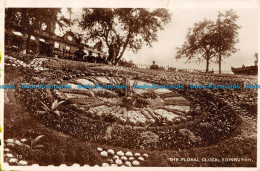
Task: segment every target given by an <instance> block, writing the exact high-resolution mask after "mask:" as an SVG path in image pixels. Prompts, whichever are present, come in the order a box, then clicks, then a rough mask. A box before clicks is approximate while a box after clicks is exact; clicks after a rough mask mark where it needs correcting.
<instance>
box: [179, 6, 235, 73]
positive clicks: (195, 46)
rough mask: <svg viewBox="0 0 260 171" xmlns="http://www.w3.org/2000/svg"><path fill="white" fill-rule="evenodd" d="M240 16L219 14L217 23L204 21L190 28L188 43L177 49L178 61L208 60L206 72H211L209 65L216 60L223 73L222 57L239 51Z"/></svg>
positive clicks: (230, 13) (231, 11) (227, 13)
mask: <svg viewBox="0 0 260 171" xmlns="http://www.w3.org/2000/svg"><path fill="white" fill-rule="evenodd" d="M237 19H238V16H237V15H236V14H235V12H234V11H233V10H229V11H226V13H225V14H223V13H219V15H218V19H217V21H216V22H213V21H210V20H207V19H204V21H202V22H198V23H195V24H194V27H193V28H189V30H188V33H187V36H186V41H185V42H184V44H183V45H182V47H180V48H177V55H176V59H180V58H188V59H187V61H190V62H194V61H195V62H199V63H200V62H202V61H204V60H206V72H208V71H209V63H210V62H212V61H213V58H216V59H217V61H218V63H219V72H220V73H221V60H222V57H229V56H231V55H232V53H235V52H236V51H237V50H238V49H237V48H235V44H236V43H238V38H237V37H238V29H240V26H238V25H237V24H236V21H237Z"/></svg>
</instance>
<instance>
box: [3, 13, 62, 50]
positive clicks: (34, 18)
mask: <svg viewBox="0 0 260 171" xmlns="http://www.w3.org/2000/svg"><path fill="white" fill-rule="evenodd" d="M60 12H61V9H60V8H6V11H5V26H6V29H13V30H15V31H19V32H21V33H25V34H27V35H28V36H27V40H26V41H27V42H26V51H28V49H29V44H30V40H31V35H33V34H34V33H35V32H37V31H38V32H40V31H45V32H47V33H49V35H52V34H54V32H52V28H53V27H55V24H56V23H58V24H59V25H60V26H63V25H64V22H62V21H65V18H64V17H58V16H59V14H60ZM44 28H45V29H44Z"/></svg>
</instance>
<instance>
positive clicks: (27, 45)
mask: <svg viewBox="0 0 260 171" xmlns="http://www.w3.org/2000/svg"><path fill="white" fill-rule="evenodd" d="M30 40H31V34H30V33H28V36H27V40H26V54H28V53H29V48H30Z"/></svg>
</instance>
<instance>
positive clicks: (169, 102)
mask: <svg viewBox="0 0 260 171" xmlns="http://www.w3.org/2000/svg"><path fill="white" fill-rule="evenodd" d="M66 84H69V85H71V87H72V90H66V89H60V90H59V93H58V94H61V95H62V96H61V97H60V98H61V99H62V100H68V101H70V102H71V103H73V104H74V105H75V106H76V108H77V109H80V110H82V113H84V114H83V115H84V117H86V116H87V117H90V118H92V119H97V120H102V121H104V122H109V121H110V122H115V123H117V124H122V125H131V126H139V127H140V126H141V127H142V126H147V125H150V126H164V125H176V124H179V123H181V121H182V120H187V119H188V120H190V119H191V118H188V117H189V116H187V113H188V111H190V109H191V106H192V103H191V102H190V101H189V100H187V99H186V98H184V97H182V96H181V95H180V94H178V93H177V92H175V91H171V90H167V89H138V88H136V89H135V88H133V87H134V85H142V86H144V85H146V86H148V85H150V86H151V85H152V84H151V83H149V82H147V81H140V80H134V79H126V78H120V77H102V76H94V77H93V76H90V77H84V78H74V79H71V80H69V81H68V82H66ZM78 85H82V86H80V87H79V86H78ZM97 85H100V86H98V87H96V86H97ZM102 85H127V87H128V88H126V87H120V88H115V87H110V88H109V87H102Z"/></svg>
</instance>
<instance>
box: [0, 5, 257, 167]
mask: <svg viewBox="0 0 260 171" xmlns="http://www.w3.org/2000/svg"><path fill="white" fill-rule="evenodd" d="M5 7H48V8H50V7H71V8H77V7H78V8H82V7H107V8H111V7H115V8H120V7H142V8H172V9H190V8H193V9H215V8H219V9H221V8H233V9H238V8H243V9H258V30H259V31H260V21H259V19H260V11H259V10H260V0H210V1H207V0H56V1H54V0H1V1H0V38H1V40H0V45H1V52H2V57H3V59H2V63H1V64H0V68H2V69H3V68H4V8H5ZM258 42H260V34H259V32H258ZM258 47H259V48H258V54H259V52H260V44H259V43H258ZM259 73H260V71H259ZM259 77H260V75H259V74H258V79H259ZM3 80H4V74H3V73H2V77H1V83H2V84H4V83H3ZM0 98H1V100H0V104H1V106H2V108H1V111H0V113H1V126H2V128H3V122H4V120H3V119H4V117H3V112H4V107H3V106H4V92H3V90H0ZM258 99H259V98H258ZM259 109H260V107H259V101H258V111H259ZM258 123H260V118H259V117H258ZM3 131H4V129H3ZM259 131H260V130H259V127H258V136H259ZM0 137H1V140H2V146H1V163H2V168H3V169H5V170H9V169H12V170H44V171H45V170H46V169H47V170H58V169H59V170H60V169H62V170H65V169H66V170H86V168H85V167H74V168H72V167H64V166H62V167H61V166H60V167H54V166H48V167H37V168H33V167H29V166H28V167H20V166H15V167H14V166H12V167H10V166H7V165H3V164H4V163H3V155H2V154H3V134H1V136H0ZM257 139H258V141H257V145H258V147H260V142H259V138H257ZM257 156H258V157H257V168H232V167H225V168H220V167H212V168H205V167H199V168H197V167H193V168H192V167H189V168H177V167H170V168H169V167H163V168H161V167H155V168H152V167H149V168H143V167H142V168H123V169H124V170H139V169H142V170H143V169H144V170H148V169H149V170H152V171H158V170H197V169H199V170H259V162H260V159H259V156H260V151H259V150H258V152H257ZM87 169H88V170H101V169H102V170H103V169H106V170H122V168H93V167H89V168H87Z"/></svg>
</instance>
